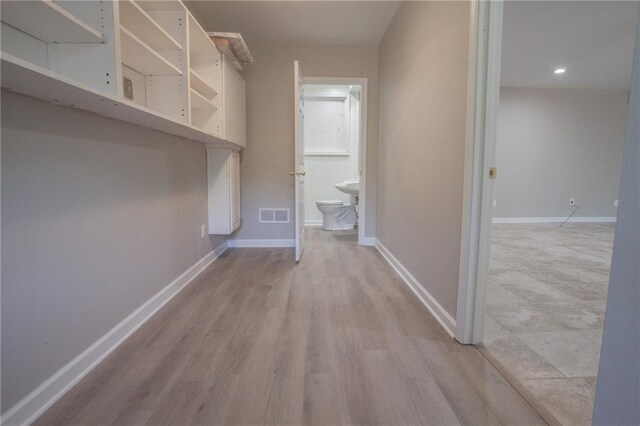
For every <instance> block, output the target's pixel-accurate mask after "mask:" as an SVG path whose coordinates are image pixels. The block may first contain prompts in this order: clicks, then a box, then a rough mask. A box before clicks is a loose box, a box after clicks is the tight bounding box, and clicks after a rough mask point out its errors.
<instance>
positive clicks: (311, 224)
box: [304, 219, 322, 228]
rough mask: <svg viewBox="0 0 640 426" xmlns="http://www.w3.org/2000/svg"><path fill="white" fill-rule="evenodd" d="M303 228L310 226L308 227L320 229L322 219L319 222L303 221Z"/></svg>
mask: <svg viewBox="0 0 640 426" xmlns="http://www.w3.org/2000/svg"><path fill="white" fill-rule="evenodd" d="M304 226H310V227H313V228H315V227H318V226H319V227H322V219H321V220H305V221H304Z"/></svg>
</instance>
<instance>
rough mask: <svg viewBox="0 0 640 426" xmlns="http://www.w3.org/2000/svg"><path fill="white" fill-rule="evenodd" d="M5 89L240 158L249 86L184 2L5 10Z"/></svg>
mask: <svg viewBox="0 0 640 426" xmlns="http://www.w3.org/2000/svg"><path fill="white" fill-rule="evenodd" d="M0 7H1V15H0V16H1V20H2V23H1V31H2V38H1V40H2V45H1V51H2V53H1V56H2V87H3V88H6V89H9V90H12V91H15V92H19V93H23V94H26V95H29V96H33V97H36V98H40V99H43V100H46V101H50V102H54V103H57V104H60V105H65V106H69V107H73V108H78V109H83V110H87V111H91V112H95V113H98V114H101V115H105V116H108V117H112V118H115V119H118V120H123V121H128V122H132V123H135V124H138V125H142V126H145V127H149V128H153V129H156V130H159V131H162V132H165V133H169V134H174V135H177V136H182V137H184V138H187V139H191V140H194V141H199V142H203V143H207V144H210V145H213V146H218V147H226V148H229V149H232V150H240V149H242V148H243V147H245V146H246V138H245V86H244V81H243V80H242V77H241V76H240V75H239V73H238V72H237V70H236V69H235V67H234V66H233V64H232V63H231V61H229V60H228V59H227V58H226V57H225V56H224V55H222V54H221V53H220V52H219V51H218V49H217V48H216V46H215V44H214V43H213V42H212V41H211V39H210V38H209V37H208V36H207V34H206V33H205V31H204V30H203V29H202V27H201V26H200V24H199V23H198V22H197V20H196V19H195V18H194V17H193V16H192V15H191V13H190V12H189V11H188V10H187V8H186V7H185V5H184V4H183V3H182V2H181V1H179V0H162V1H152V0H144V1H135V0H119V1H113V0H103V1H73V0H56V1H55V2H53V1H51V0H29V1H5V0H3V1H2V2H0Z"/></svg>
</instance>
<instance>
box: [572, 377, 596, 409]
mask: <svg viewBox="0 0 640 426" xmlns="http://www.w3.org/2000/svg"><path fill="white" fill-rule="evenodd" d="M596 382H597V378H596V377H575V378H572V379H571V383H573V384H574V385H576V386H577V387H578V388H579V389H580V390H581V391H582V392H584V393H586V394H587V395H589V397H590V398H591V401H595V399H596ZM592 403H593V402H592Z"/></svg>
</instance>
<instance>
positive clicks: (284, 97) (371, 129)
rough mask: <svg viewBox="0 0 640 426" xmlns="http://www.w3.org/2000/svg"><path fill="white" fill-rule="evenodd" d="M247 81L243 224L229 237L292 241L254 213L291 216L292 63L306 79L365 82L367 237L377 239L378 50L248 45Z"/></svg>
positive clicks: (283, 227)
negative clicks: (278, 211)
mask: <svg viewBox="0 0 640 426" xmlns="http://www.w3.org/2000/svg"><path fill="white" fill-rule="evenodd" d="M251 53H252V54H253V56H254V58H255V63H254V64H252V65H248V66H247V67H246V71H245V72H244V77H245V80H246V82H247V148H246V149H245V150H244V151H243V153H242V158H241V166H240V170H241V189H242V225H241V227H240V229H239V230H238V231H237V232H236V233H234V235H233V236H232V237H231V238H237V239H280V238H286V239H290V238H293V237H294V230H293V221H292V222H291V223H289V224H259V223H258V208H260V207H285V208H286V207H288V208H290V209H291V213H292V217H293V208H294V203H293V184H294V179H293V178H292V177H291V176H289V172H290V171H291V170H293V165H294V159H293V143H294V141H293V136H294V134H293V81H294V80H293V61H294V60H295V59H297V60H299V61H300V65H301V67H302V72H303V73H304V75H305V76H313V77H366V78H368V79H369V80H368V83H369V100H368V102H367V106H368V112H367V113H368V126H367V212H366V215H367V216H366V229H365V233H366V235H367V236H373V235H375V223H376V210H375V205H376V176H377V162H378V156H377V154H378V49H377V47H375V46H347V45H345V46H323V45H309V46H291V45H288V46H283V45H269V44H264V45H259V44H257V45H252V46H251Z"/></svg>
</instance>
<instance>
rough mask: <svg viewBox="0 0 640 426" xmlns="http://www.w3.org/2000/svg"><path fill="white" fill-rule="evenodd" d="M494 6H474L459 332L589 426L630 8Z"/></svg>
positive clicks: (624, 105)
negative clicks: (473, 73) (475, 19)
mask: <svg viewBox="0 0 640 426" xmlns="http://www.w3.org/2000/svg"><path fill="white" fill-rule="evenodd" d="M502 6H503V3H501V2H496V3H493V4H487V5H483V6H481V7H480V8H479V9H478V22H479V24H478V27H477V28H476V29H477V30H479V31H478V32H477V34H480V35H478V45H479V47H481V48H483V49H484V50H481V49H480V48H479V49H478V50H477V52H478V61H477V62H476V64H475V66H476V67H478V69H479V70H481V71H479V73H478V74H479V75H480V77H479V78H478V79H477V80H475V81H474V82H473V83H474V84H477V85H476V86H474V90H475V94H476V96H477V98H476V105H475V106H474V111H475V113H476V114H485V115H484V117H480V116H479V115H475V116H473V117H472V120H471V122H472V128H474V130H475V133H474V134H473V135H472V136H471V138H472V139H473V140H472V143H471V144H469V145H468V147H470V149H469V151H468V155H469V157H468V159H469V162H468V164H467V170H473V172H470V173H469V177H470V179H469V183H468V184H469V187H468V190H467V194H466V200H465V204H466V206H468V207H470V208H469V210H468V213H467V214H468V215H469V216H467V217H466V218H465V220H466V221H467V222H466V224H465V225H463V226H464V227H465V230H464V231H463V234H464V236H463V240H462V241H463V250H464V252H463V253H464V256H465V260H463V262H462V263H461V280H460V284H461V285H460V287H459V289H460V290H459V296H460V298H459V304H458V318H457V320H458V334H457V336H456V337H457V338H458V340H460V341H461V342H464V343H477V344H480V346H481V349H482V351H483V353H484V354H485V355H486V356H487V358H489V360H490V361H491V362H492V363H494V365H496V367H497V368H498V369H499V370H501V371H502V372H503V373H504V375H505V376H506V377H508V378H509V380H510V381H511V382H512V384H514V386H516V388H518V390H519V391H520V392H521V393H522V394H523V395H524V396H525V397H526V398H527V399H528V400H529V402H531V403H532V405H533V406H534V407H535V408H536V409H537V410H538V411H539V413H540V414H541V415H543V417H544V418H545V419H546V420H547V421H548V422H550V423H558V422H559V423H562V424H564V423H567V424H586V423H590V421H591V413H592V409H593V403H594V398H595V387H596V377H597V373H598V363H599V356H600V349H601V339H602V330H603V322H604V316H605V308H606V299H607V290H608V285H609V274H610V267H611V257H612V248H613V240H614V222H615V220H616V215H617V211H616V210H617V199H618V187H619V182H620V175H621V166H622V152H623V147H624V144H625V136H626V135H625V133H626V132H625V130H626V128H627V125H628V124H627V120H628V118H632V117H628V112H627V110H628V100H629V98H628V94H629V88H630V82H631V73H632V69H631V68H632V58H633V49H634V38H635V37H634V34H635V28H636V25H637V19H636V17H637V16H638V5H637V3H615V4H612V3H607V4H604V3H599V2H505V3H504V9H503V8H502ZM605 12H606V13H605ZM527 23H529V24H530V25H527ZM595 28H597V30H594V29H595ZM483 31H484V33H483ZM549 40H553V41H554V42H548V41H549ZM560 40H571V42H568V41H567V42H561V41H560ZM524 46H526V49H523V47H524ZM596 46H598V47H596ZM525 52H526V53H525ZM484 73H486V74H484ZM478 94H479V95H478ZM496 168H497V179H495V178H496ZM494 179H495V180H494Z"/></svg>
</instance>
